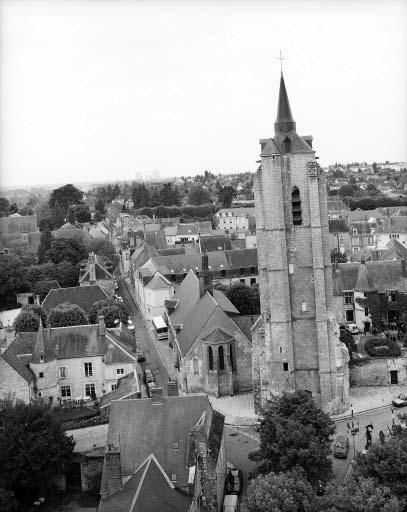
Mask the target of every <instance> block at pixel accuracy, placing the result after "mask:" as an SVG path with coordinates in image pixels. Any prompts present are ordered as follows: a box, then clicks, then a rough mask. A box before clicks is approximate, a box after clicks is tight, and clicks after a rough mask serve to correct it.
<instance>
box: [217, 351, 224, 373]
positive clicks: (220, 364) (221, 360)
mask: <svg viewBox="0 0 407 512" xmlns="http://www.w3.org/2000/svg"><path fill="white" fill-rule="evenodd" d="M218 355H219V370H224V369H225V352H224V349H223V346H222V345H221V346H220V347H219V348H218Z"/></svg>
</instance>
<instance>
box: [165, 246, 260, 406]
mask: <svg viewBox="0 0 407 512" xmlns="http://www.w3.org/2000/svg"><path fill="white" fill-rule="evenodd" d="M202 260H203V261H202V271H201V272H200V275H199V279H198V277H197V276H196V275H195V273H194V272H193V271H192V270H190V271H189V272H188V274H187V276H186V278H185V279H184V281H183V283H182V284H181V286H180V287H179V288H178V290H177V291H176V293H175V295H174V297H173V298H172V299H170V300H167V301H166V306H167V311H168V315H167V317H168V324H169V328H170V329H169V330H170V343H171V344H172V345H173V352H174V361H175V365H176V368H177V370H178V374H177V377H178V382H179V386H180V388H181V389H182V391H183V392H185V393H196V392H205V393H208V394H209V395H214V396H217V397H219V396H228V395H234V394H236V393H239V392H240V393H241V392H247V391H251V390H252V358H251V350H252V346H251V327H252V325H253V324H254V322H255V321H256V320H257V317H256V318H254V317H253V318H252V317H241V316H239V315H240V314H239V311H238V310H237V309H236V308H235V306H234V305H233V304H232V303H231V302H230V301H229V299H227V297H226V296H225V295H224V294H223V292H221V291H220V290H216V289H214V288H213V285H212V280H211V276H210V273H209V269H208V256H207V255H206V254H204V255H203V256H202Z"/></svg>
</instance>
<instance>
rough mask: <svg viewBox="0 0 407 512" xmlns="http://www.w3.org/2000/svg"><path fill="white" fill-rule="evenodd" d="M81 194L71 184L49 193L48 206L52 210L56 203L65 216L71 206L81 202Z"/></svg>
mask: <svg viewBox="0 0 407 512" xmlns="http://www.w3.org/2000/svg"><path fill="white" fill-rule="evenodd" d="M82 198H83V192H81V191H80V190H78V189H77V188H76V187H74V186H73V185H71V184H68V185H64V186H63V187H59V188H56V189H55V190H53V191H52V192H51V196H50V198H49V205H50V207H51V208H52V209H53V208H54V207H55V204H56V203H58V204H59V205H60V206H61V208H62V210H63V211H64V213H65V214H66V213H67V211H68V208H69V206H70V205H71V204H79V203H81V202H82Z"/></svg>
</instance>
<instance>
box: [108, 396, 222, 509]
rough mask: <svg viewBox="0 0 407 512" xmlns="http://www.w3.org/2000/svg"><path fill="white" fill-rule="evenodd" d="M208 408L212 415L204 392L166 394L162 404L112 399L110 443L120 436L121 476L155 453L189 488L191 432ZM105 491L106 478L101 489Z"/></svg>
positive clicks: (170, 472) (115, 441)
mask: <svg viewBox="0 0 407 512" xmlns="http://www.w3.org/2000/svg"><path fill="white" fill-rule="evenodd" d="M206 411H207V412H208V413H209V414H210V413H211V412H212V408H211V406H210V403H209V400H208V397H207V395H204V394H196V395H187V396H168V397H167V396H164V397H162V403H160V404H153V403H152V399H150V398H147V399H139V400H116V401H113V402H112V405H111V411H110V422H109V433H108V438H107V444H114V445H117V444H118V440H119V439H120V447H121V467H122V475H123V476H124V477H125V476H128V475H132V474H134V468H135V467H137V466H138V465H139V464H141V463H142V462H143V461H144V460H145V459H146V458H147V457H148V456H149V455H150V454H151V453H153V454H154V455H155V457H156V458H157V460H159V461H160V464H161V465H162V467H163V469H164V471H165V472H166V474H167V475H168V476H169V477H170V478H171V475H172V474H175V475H176V476H177V483H176V486H177V487H181V488H186V487H187V486H188V473H189V471H188V468H187V467H186V465H185V460H186V451H187V442H188V434H189V432H190V430H191V428H192V427H193V426H195V425H196V424H197V423H198V420H199V419H200V418H201V416H202V414H203V413H205V412H206ZM147 426H148V428H147ZM174 443H178V449H177V450H174ZM104 477H105V475H104ZM105 491H106V480H105V478H103V479H102V488H101V492H102V493H104V492H105ZM110 510H111V509H110Z"/></svg>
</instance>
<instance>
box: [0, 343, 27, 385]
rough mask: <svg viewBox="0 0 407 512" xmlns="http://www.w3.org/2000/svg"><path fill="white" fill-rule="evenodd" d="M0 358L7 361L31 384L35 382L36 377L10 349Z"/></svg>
mask: <svg viewBox="0 0 407 512" xmlns="http://www.w3.org/2000/svg"><path fill="white" fill-rule="evenodd" d="M0 357H3V359H4V360H5V361H6V363H7V364H9V365H10V366H11V367H12V368H13V369H14V370H15V371H16V372H17V373H18V374H19V375H20V376H21V377H22V378H23V379H24V380H26V381H27V382H28V383H31V382H32V381H33V380H34V375H33V374H32V373H31V371H30V369H29V368H28V367H27V366H26V365H25V364H24V363H23V362H22V361H20V359H19V358H18V356H17V355H16V354H15V353H14V352H13V350H10V348H8V349H7V350H6V351H5V352H4V354H3V355H2V356H0Z"/></svg>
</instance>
